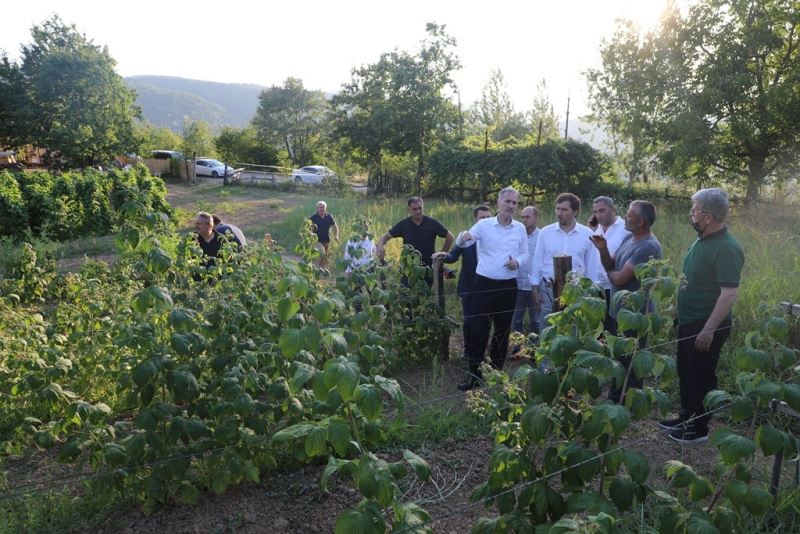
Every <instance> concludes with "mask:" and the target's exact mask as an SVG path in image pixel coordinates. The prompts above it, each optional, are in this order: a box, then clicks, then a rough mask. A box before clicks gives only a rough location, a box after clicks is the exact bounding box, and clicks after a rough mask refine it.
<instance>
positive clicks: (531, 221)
mask: <svg viewBox="0 0 800 534" xmlns="http://www.w3.org/2000/svg"><path fill="white" fill-rule="evenodd" d="M537 222H539V209H538V208H537V207H536V206H525V207H524V208H522V224H524V225H525V231H526V232H528V233H529V234H531V233H533V231H534V230H536V223H537Z"/></svg>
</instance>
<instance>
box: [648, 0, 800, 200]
mask: <svg viewBox="0 0 800 534" xmlns="http://www.w3.org/2000/svg"><path fill="white" fill-rule="evenodd" d="M799 22H800V9H798V3H797V0H760V1H753V0H703V1H701V2H700V3H698V4H696V5H695V6H693V7H692V8H691V9H690V11H689V13H688V15H687V17H686V20H685V21H684V23H683V24H682V28H680V31H678V32H676V40H675V41H676V42H675V46H674V50H675V52H676V53H674V54H673V55H672V59H673V60H678V61H679V64H678V68H676V69H673V72H678V73H679V74H680V81H681V82H682V83H681V84H680V86H679V87H678V90H676V91H674V92H673V93H672V94H671V95H670V109H671V113H670V114H669V116H668V117H666V118H665V119H666V120H665V121H664V122H665V124H664V128H663V131H664V135H663V140H664V142H665V143H666V145H667V147H668V148H667V150H666V152H665V154H664V161H665V163H666V165H668V166H669V168H670V169H672V170H673V171H675V172H683V173H685V174H687V175H688V176H694V177H697V178H699V179H707V178H721V179H723V180H725V181H727V182H729V183H734V184H742V185H743V186H744V188H745V191H746V195H745V200H746V203H747V204H748V205H752V204H754V203H755V202H756V201H757V200H758V198H759V190H760V188H761V186H763V185H765V184H767V183H768V182H769V181H771V180H773V179H775V178H776V177H777V176H778V174H779V173H780V172H781V171H782V170H783V171H786V170H787V169H789V168H793V169H797V167H798V163H799V162H800V127H798V124H800V121H799V120H798V117H800V91H799V90H798V87H800V31H798V30H800V28H798V23H799Z"/></svg>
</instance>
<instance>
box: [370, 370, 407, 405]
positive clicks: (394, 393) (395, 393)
mask: <svg viewBox="0 0 800 534" xmlns="http://www.w3.org/2000/svg"><path fill="white" fill-rule="evenodd" d="M372 379H373V380H374V381H375V383H376V384H378V387H380V388H381V389H382V390H383V391H385V392H386V393H388V394H389V396H390V397H391V398H392V400H393V401H394V402H395V404H397V407H398V408H402V407H403V403H404V401H405V397H404V396H403V391H402V389H401V388H400V384H399V383H398V382H397V380H395V379H394V378H385V377H382V376H380V375H375V376H373V377H372Z"/></svg>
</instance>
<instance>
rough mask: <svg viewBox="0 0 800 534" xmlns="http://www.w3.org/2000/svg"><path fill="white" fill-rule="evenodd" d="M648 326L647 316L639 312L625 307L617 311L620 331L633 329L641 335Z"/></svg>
mask: <svg viewBox="0 0 800 534" xmlns="http://www.w3.org/2000/svg"><path fill="white" fill-rule="evenodd" d="M647 326H648V321H647V318H646V317H645V316H644V315H643V314H641V313H639V312H635V311H631V310H627V309H624V308H623V309H621V310H619V312H617V330H618V331H619V332H627V331H631V330H632V331H634V332H636V333H637V334H638V335H640V336H641V335H643V334H644V333H645V332H646V331H647Z"/></svg>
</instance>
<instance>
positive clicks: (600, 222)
mask: <svg viewBox="0 0 800 534" xmlns="http://www.w3.org/2000/svg"><path fill="white" fill-rule="evenodd" d="M692 202H693V204H692V209H691V211H690V218H691V222H692V225H693V227H694V228H695V230H696V231H697V234H698V237H697V240H695V241H694V243H692V245H691V246H690V247H689V250H688V252H687V254H686V256H685V258H684V262H683V273H684V276H685V277H686V283H685V284H683V285H682V286H681V288H680V290H679V293H678V316H677V323H678V354H677V356H678V357H677V360H678V376H679V380H680V398H681V409H680V412H679V414H678V416H677V417H676V418H675V419H671V420H665V421H660V422H659V425H660V426H661V427H663V428H664V429H666V430H669V431H670V434H669V436H670V438H671V439H673V440H675V441H678V442H682V443H688V442H698V441H705V440H707V435H708V421H709V416H708V415H707V414H706V413H705V410H704V407H703V399H704V398H705V395H706V393H708V392H709V391H711V390H712V389H714V388H716V385H717V379H716V366H717V362H718V360H719V355H720V351H721V348H722V345H723V344H724V342H725V340H726V339H727V337H728V336H729V335H730V330H731V309H732V307H733V304H734V302H735V301H736V296H737V288H738V286H739V282H740V279H741V271H742V266H743V264H744V254H743V252H742V249H741V247H740V246H739V244H738V243H737V242H736V240H735V239H734V238H733V236H731V235H730V234H729V233H728V231H727V227H726V226H725V224H724V221H725V218H726V216H727V213H728V197H727V194H726V193H725V191H723V190H721V189H718V188H711V189H703V190H701V191H698V192H697V193H695V194H694V195H693V196H692ZM518 203H519V193H518V192H517V191H516V190H515V189H514V188H511V187H506V188H504V189H502V190H501V191H500V193H499V194H498V198H497V209H496V214H495V215H494V216H493V215H492V213H491V210H490V209H489V207H488V206H486V205H480V206H478V207H476V208H475V210H474V211H473V215H474V219H475V223H474V225H473V226H472V227H471V228H470V229H469V230H466V231H463V232H461V233H459V234H458V237H456V238H455V240H454V239H453V235H452V233H450V232H449V231H448V230H447V229H446V228H445V227H444V226H443V225H442V224H441V223H439V222H438V221H436V220H435V219H433V218H430V217H428V216H425V215H423V202H422V199H421V198H419V197H413V198H411V199H410V200H409V202H408V207H409V212H410V216H409V217H408V218H407V219H403V220H401V221H400V222H398V223H397V224H396V225H394V226H393V227H392V228H391V229H390V230H389V231H388V232H387V233H386V234H384V235H383V236H382V237H381V238H380V240H379V241H378V243H377V247H376V254H377V255H378V257H379V258H381V259H382V258H383V255H384V253H385V245H386V242H387V241H389V240H390V239H392V238H395V237H402V238H403V240H404V243H405V244H410V245H412V246H413V247H414V248H415V249H417V250H418V251H419V252H420V253H421V258H422V261H423V263H425V264H426V265H428V266H430V265H431V263H432V260H433V259H436V258H442V259H443V260H444V261H445V262H446V263H452V262H455V261H457V260H458V258H459V257H461V258H462V268H461V274H460V276H459V280H458V288H457V291H458V294H459V297H460V298H461V302H462V310H463V315H464V345H465V346H464V348H465V354H466V357H467V359H468V361H469V377H468V378H467V380H465V381H464V382H462V383H461V384H460V385H459V388H460V389H462V390H469V389H473V388H475V387H477V386H479V385H480V384H481V383H482V375H481V370H480V364H481V363H482V362H483V360H484V356H485V353H486V349H487V346H488V347H489V348H490V350H489V357H490V360H491V364H492V366H493V367H495V368H497V369H500V368H502V366H503V363H504V361H505V359H506V355H507V353H508V339H509V333H510V331H511V330H512V329H513V330H515V331H522V328H523V324H524V318H525V315H526V314H527V315H530V328H531V330H532V331H534V332H537V333H538V328H539V326H540V325H545V324H546V317H547V315H549V314H550V313H552V311H553V309H554V295H553V277H554V267H553V258H554V257H555V256H559V255H569V256H571V257H572V269H573V271H576V272H578V273H580V274H581V275H584V276H587V277H589V278H591V279H592V280H593V281H594V282H596V283H597V284H598V285H599V286H601V287H602V288H603V290H604V291H605V297H606V302H607V306H608V313H607V316H606V320H605V322H604V326H605V328H606V330H608V331H610V332H612V333H617V327H616V321H615V317H616V314H617V311H618V310H616V309H614V307H613V306H611V302H612V298H611V297H612V295H613V294H614V293H615V292H617V291H620V290H628V291H636V290H638V289H639V287H640V282H639V280H637V278H636V276H635V269H636V266H637V265H639V264H642V263H646V262H648V261H649V260H650V259H661V257H662V250H661V244H660V243H659V241H658V239H657V238H656V236H655V235H654V234H653V232H652V226H653V225H654V224H655V221H656V208H655V206H654V205H653V204H652V203H651V202H648V201H646V200H636V201H633V202H631V204H630V206H629V208H628V210H627V212H626V213H625V215H624V217H621V216H619V215H618V214H617V211H616V206H615V204H614V201H613V200H612V199H611V198H609V197H607V196H601V197H597V198H596V199H595V200H594V202H593V204H592V216H591V218H590V219H589V221H588V226H585V225H583V224H581V223H579V222H578V215H579V213H580V209H581V203H580V199H579V198H578V197H577V196H576V195H574V194H572V193H562V194H561V195H559V196H558V197H557V198H556V203H555V217H556V222H554V223H553V224H550V225H548V226H545V227H544V228H542V229H539V228H537V226H536V223H537V220H538V217H539V210H538V209H537V208H536V207H535V206H526V207H525V208H524V209H523V210H522V217H521V218H522V222H519V221H516V220H514V216H515V214H516V211H517V206H518ZM437 236H438V237H442V238H444V239H445V241H444V245H443V249H442V252H434V250H435V241H436V237H437ZM453 241H454V242H455V247H454V248H453V249H452V250H449V249H450V244H451V242H453ZM650 302H651V301H650V299H646V300H645V304H644V306H643V308H642V309H641V310H639V311H641V312H644V313H647V312H649V311H652V307H651V306H652V304H651V303H650ZM642 342H643V341H640V343H642ZM623 364H625V365H630V360H627V361H625V360H623ZM628 384H629V387H641V382H640V381H638V380H637V378H636V377H635V375H634V374H633V373H631V376H630V377H629V380H628ZM618 386H619V385H618V384H612V387H611V390H610V392H609V398H610V399H611V400H612V401H614V402H620V401H622V400H623V399H622V398H621V393H622V392H621V391H620V389H619V387H618Z"/></svg>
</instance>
